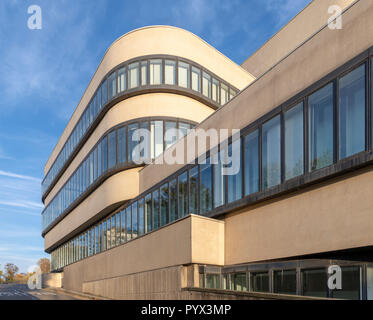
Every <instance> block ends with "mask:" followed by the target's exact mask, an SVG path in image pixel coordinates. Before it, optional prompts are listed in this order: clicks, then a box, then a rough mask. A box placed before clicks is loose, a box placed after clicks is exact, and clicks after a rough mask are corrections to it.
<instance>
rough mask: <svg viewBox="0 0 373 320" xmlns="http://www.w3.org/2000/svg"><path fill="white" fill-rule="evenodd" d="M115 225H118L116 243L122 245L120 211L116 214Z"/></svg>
mask: <svg viewBox="0 0 373 320" xmlns="http://www.w3.org/2000/svg"><path fill="white" fill-rule="evenodd" d="M115 226H116V245H117V246H119V245H120V237H121V234H120V231H121V224H120V212H118V213H117V214H116V223H115Z"/></svg>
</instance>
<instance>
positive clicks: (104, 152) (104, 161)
mask: <svg viewBox="0 0 373 320" xmlns="http://www.w3.org/2000/svg"><path fill="white" fill-rule="evenodd" d="M101 145H102V172H103V173H104V172H105V171H106V170H107V137H105V138H104V139H102V142H101Z"/></svg>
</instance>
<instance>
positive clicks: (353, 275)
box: [332, 266, 362, 300]
mask: <svg viewBox="0 0 373 320" xmlns="http://www.w3.org/2000/svg"><path fill="white" fill-rule="evenodd" d="M341 270H342V290H333V291H332V296H333V298H336V299H351V300H360V299H361V295H362V294H361V292H362V281H361V268H360V267H359V266H351V267H341Z"/></svg>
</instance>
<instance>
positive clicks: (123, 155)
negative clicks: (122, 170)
mask: <svg viewBox="0 0 373 320" xmlns="http://www.w3.org/2000/svg"><path fill="white" fill-rule="evenodd" d="M126 162H127V127H126V126H124V127H122V128H119V129H118V163H119V164H120V163H126Z"/></svg>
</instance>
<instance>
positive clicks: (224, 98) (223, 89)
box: [220, 83, 229, 105]
mask: <svg viewBox="0 0 373 320" xmlns="http://www.w3.org/2000/svg"><path fill="white" fill-rule="evenodd" d="M228 97H229V90H228V86H226V85H225V84H224V83H221V84H220V99H221V101H220V104H221V105H224V104H226V103H227V102H228Z"/></svg>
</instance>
